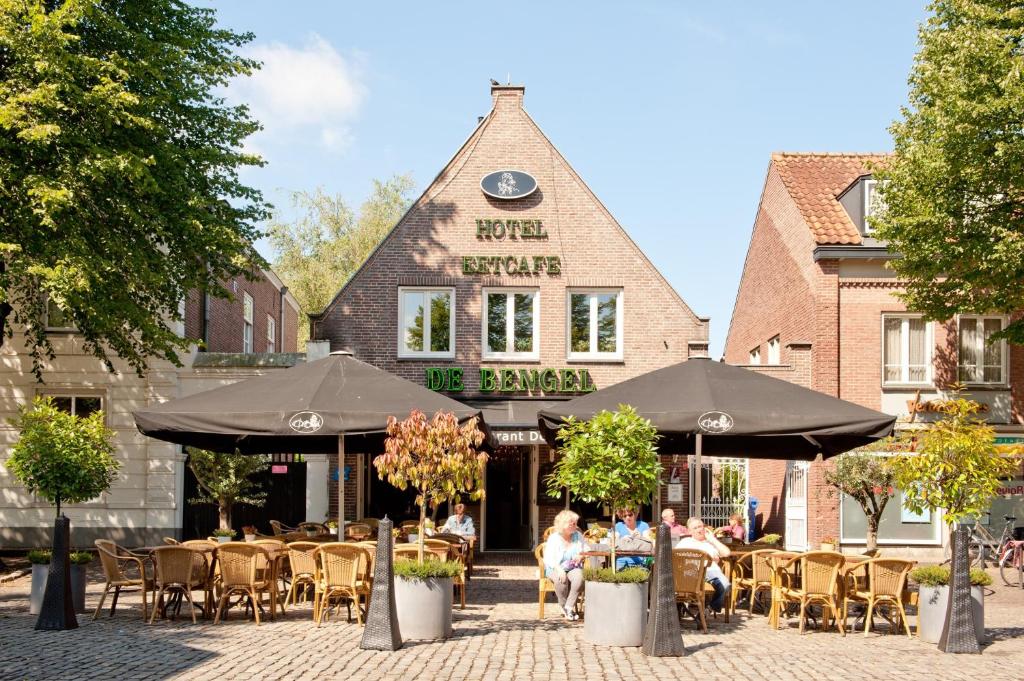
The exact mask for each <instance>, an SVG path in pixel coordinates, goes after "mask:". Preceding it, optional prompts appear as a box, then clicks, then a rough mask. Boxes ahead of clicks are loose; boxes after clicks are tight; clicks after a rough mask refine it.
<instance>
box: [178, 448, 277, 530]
mask: <svg viewBox="0 0 1024 681" xmlns="http://www.w3.org/2000/svg"><path fill="white" fill-rule="evenodd" d="M269 466H270V457H269V456H261V455H260V456H258V455H253V454H241V453H240V452H238V451H235V452H233V453H228V452H211V451H207V450H205V449H196V448H194V447H189V448H188V467H189V468H191V469H192V472H193V473H194V474H195V476H196V482H197V483H198V484H199V493H198V496H197V497H196V498H195V499H192V500H191V501H192V503H194V504H211V505H213V506H216V507H217V517H218V521H219V522H218V524H219V525H220V527H221V528H223V529H227V528H230V527H231V511H232V509H233V508H234V506H235V504H249V505H250V506H257V507H258V506H262V505H263V504H264V503H265V502H266V500H267V493H266V492H265V491H262V490H261V488H260V483H259V482H257V481H255V480H253V479H252V476H253V475H256V474H257V473H262V472H263V471H265V470H266V469H267V468H268V467H269ZM214 534H215V535H216V536H223V535H217V534H216V533H214ZM229 536H234V535H233V534H232V535H229Z"/></svg>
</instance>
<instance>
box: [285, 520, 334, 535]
mask: <svg viewBox="0 0 1024 681" xmlns="http://www.w3.org/2000/svg"><path fill="white" fill-rule="evenodd" d="M290 531H291V532H302V533H304V534H306V535H308V534H309V533H310V532H313V533H315V534H330V533H331V530H330V529H329V528H328V527H327V526H326V525H324V524H323V523H312V522H305V523H299V526H298V527H296V528H295V529H294V530H290Z"/></svg>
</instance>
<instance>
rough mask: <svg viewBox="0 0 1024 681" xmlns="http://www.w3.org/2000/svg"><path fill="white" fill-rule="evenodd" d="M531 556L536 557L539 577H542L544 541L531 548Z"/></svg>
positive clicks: (543, 571)
mask: <svg viewBox="0 0 1024 681" xmlns="http://www.w3.org/2000/svg"><path fill="white" fill-rule="evenodd" d="M533 557H534V558H536V559H537V569H538V570H539V571H540V579H544V573H545V570H544V543H543V542H541V543H540V544H537V547H536V548H535V549H534V550H533Z"/></svg>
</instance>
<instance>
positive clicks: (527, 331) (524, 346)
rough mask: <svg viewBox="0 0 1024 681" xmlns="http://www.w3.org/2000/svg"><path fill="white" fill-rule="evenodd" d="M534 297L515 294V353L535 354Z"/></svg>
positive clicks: (525, 294) (528, 294) (527, 294)
mask: <svg viewBox="0 0 1024 681" xmlns="http://www.w3.org/2000/svg"><path fill="white" fill-rule="evenodd" d="M533 295H534V294H532V293H517V294H515V303H514V305H515V319H513V320H512V323H513V325H514V329H515V351H516V352H533Z"/></svg>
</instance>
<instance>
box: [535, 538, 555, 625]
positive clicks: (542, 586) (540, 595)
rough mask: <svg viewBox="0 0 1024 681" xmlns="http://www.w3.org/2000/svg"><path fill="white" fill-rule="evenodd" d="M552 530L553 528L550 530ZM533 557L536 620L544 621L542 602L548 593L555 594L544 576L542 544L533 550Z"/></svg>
mask: <svg viewBox="0 0 1024 681" xmlns="http://www.w3.org/2000/svg"><path fill="white" fill-rule="evenodd" d="M551 529H554V528H551ZM533 555H534V557H535V558H536V559H537V571H538V574H537V578H538V582H537V619H539V620H542V619H544V601H546V600H547V595H548V594H549V593H552V594H553V593H555V583H554V582H552V581H551V580H550V579H548V578H547V577H546V576H545V571H544V544H538V545H537V548H535V549H534V550H533Z"/></svg>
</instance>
